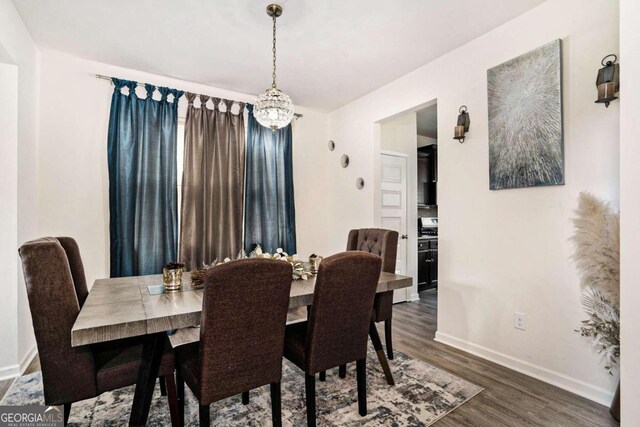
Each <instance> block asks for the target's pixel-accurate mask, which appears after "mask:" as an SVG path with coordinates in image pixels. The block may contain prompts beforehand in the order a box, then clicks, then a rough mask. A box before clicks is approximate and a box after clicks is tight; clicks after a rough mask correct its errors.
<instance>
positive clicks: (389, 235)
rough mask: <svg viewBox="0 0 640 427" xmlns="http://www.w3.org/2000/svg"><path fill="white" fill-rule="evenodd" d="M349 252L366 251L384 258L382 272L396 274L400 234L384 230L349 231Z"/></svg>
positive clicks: (364, 229) (363, 229)
mask: <svg viewBox="0 0 640 427" xmlns="http://www.w3.org/2000/svg"><path fill="white" fill-rule="evenodd" d="M347 250H348V251H364V252H369V253H372V254H374V255H378V256H379V257H380V258H382V271H385V272H387V273H395V272H396V256H397V252H398V232H397V231H393V230H385V229H382V228H361V229H359V230H351V231H349V237H348V238H347Z"/></svg>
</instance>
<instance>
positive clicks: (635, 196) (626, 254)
mask: <svg viewBox="0 0 640 427" xmlns="http://www.w3.org/2000/svg"><path fill="white" fill-rule="evenodd" d="M639 20H640V2H638V1H637V0H621V2H620V73H621V76H620V84H621V90H622V93H621V95H620V210H621V214H620V238H621V242H620V254H621V269H622V271H621V275H622V277H621V289H620V291H621V296H620V300H621V301H620V302H621V317H622V318H621V321H620V324H621V328H622V331H621V339H622V349H621V354H622V365H621V377H622V389H623V392H622V406H621V408H622V420H621V421H622V424H623V425H625V426H627V425H628V426H632V425H637V424H638V420H640V405H638V402H640V364H639V363H638V361H640V334H638V326H639V325H640V310H638V302H639V301H640V285H639V283H638V278H639V277H640V264H639V263H638V254H639V253H640V221H639V220H638V218H640V192H639V191H638V183H640V169H639V168H638V160H639V159H640V145H638V144H637V139H638V134H640V126H638V117H640V98H639V97H638V96H639V95H640V26H638V21H639Z"/></svg>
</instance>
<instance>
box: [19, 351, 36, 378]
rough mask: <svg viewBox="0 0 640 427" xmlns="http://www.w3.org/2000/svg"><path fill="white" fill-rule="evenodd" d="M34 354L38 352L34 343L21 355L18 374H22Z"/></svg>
mask: <svg viewBox="0 0 640 427" xmlns="http://www.w3.org/2000/svg"><path fill="white" fill-rule="evenodd" d="M36 354H38V347H37V346H35V345H34V346H33V347H31V350H29V351H28V352H27V353H26V354H25V355H24V356H23V357H22V360H21V361H20V375H22V374H24V371H26V370H27V368H28V367H29V365H31V362H33V359H34V358H35V357H36Z"/></svg>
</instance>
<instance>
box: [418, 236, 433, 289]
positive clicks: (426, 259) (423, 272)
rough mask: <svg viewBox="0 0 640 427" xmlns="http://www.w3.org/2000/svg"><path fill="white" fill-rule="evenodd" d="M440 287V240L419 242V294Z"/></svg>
mask: <svg viewBox="0 0 640 427" xmlns="http://www.w3.org/2000/svg"><path fill="white" fill-rule="evenodd" d="M437 287H438V240H437V239H419V240H418V292H420V291H425V290H427V289H434V288H437Z"/></svg>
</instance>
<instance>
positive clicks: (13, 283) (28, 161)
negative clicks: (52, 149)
mask: <svg viewBox="0 0 640 427" xmlns="http://www.w3.org/2000/svg"><path fill="white" fill-rule="evenodd" d="M0 57H1V58H2V60H1V61H2V62H5V63H10V64H13V65H14V66H15V67H16V68H17V69H16V68H14V71H6V73H4V76H3V82H4V84H5V85H7V86H6V88H7V90H8V92H7V94H6V95H7V99H9V100H11V99H12V94H14V95H15V93H14V92H13V90H15V87H13V88H11V86H10V84H8V83H7V82H8V80H6V79H9V80H12V79H14V77H10V76H9V75H10V74H14V73H16V72H17V75H16V76H15V77H17V89H18V90H17V96H18V104H17V129H16V130H17V144H14V143H12V142H11V138H10V139H9V140H7V142H6V144H7V145H8V147H3V152H4V151H5V150H6V151H7V154H8V155H9V157H8V158H4V159H3V166H4V163H5V162H6V164H7V167H8V168H9V169H6V170H5V169H4V168H3V171H2V175H3V177H6V175H10V176H9V177H7V181H3V188H6V195H7V197H8V202H7V206H5V207H3V209H2V217H1V218H0V221H2V222H4V221H5V220H7V221H8V223H10V224H15V229H14V230H15V232H9V233H8V235H5V234H4V231H5V230H3V234H2V236H1V238H2V242H3V244H2V245H3V246H2V247H3V249H2V251H3V254H4V250H7V251H8V253H6V258H3V259H5V260H7V266H6V268H7V271H8V272H10V273H8V274H9V275H10V277H9V278H8V279H9V281H7V282H3V283H2V285H0V286H2V287H5V286H6V287H7V288H8V289H2V293H3V297H4V296H6V299H5V298H3V300H4V301H6V303H4V304H3V307H2V310H1V312H2V313H1V314H0V325H2V326H0V328H2V333H0V335H3V336H5V335H8V336H14V337H17V338H16V339H17V341H14V340H9V341H8V342H4V341H3V345H2V347H1V348H0V379H1V378H3V377H8V376H15V375H17V374H18V373H19V371H21V370H24V368H26V365H28V363H29V362H30V361H31V358H32V357H33V355H34V354H35V353H34V351H35V340H34V338H33V332H32V328H31V317H30V314H29V307H28V304H27V298H26V289H25V286H24V281H23V280H22V274H18V273H17V272H18V271H20V270H21V268H20V267H19V265H20V264H19V259H18V254H17V249H18V246H19V244H20V243H22V242H24V241H26V240H29V239H32V238H34V237H35V236H37V220H38V198H37V194H38V191H37V186H38V169H37V153H38V92H39V52H38V49H37V47H36V45H35V44H34V42H33V40H32V39H31V36H30V35H29V33H28V32H27V29H26V28H25V26H24V24H23V23H22V20H21V19H20V16H19V15H18V13H17V12H16V10H15V8H14V6H13V3H11V1H9V0H0ZM3 68H4V67H3ZM4 69H5V70H7V69H6V68H4ZM14 81H15V80H14ZM2 96H3V103H4V102H5V98H4V96H5V93H4V92H3V93H2ZM3 108H7V109H8V108H10V107H8V106H4V107H3ZM4 112H6V113H8V114H9V116H7V118H9V117H11V115H12V114H14V113H13V112H9V111H8V110H5V111H3V113H4ZM14 125H15V123H14ZM9 126H11V124H9ZM5 131H6V132H7V134H9V133H13V131H10V130H5ZM2 143H3V144H5V140H3V142H2ZM12 145H13V148H11V146H12ZM2 194H3V197H4V195H5V191H3V193H2ZM3 204H4V200H3ZM5 215H6V216H5ZM14 215H15V217H14ZM7 231H9V230H8V229H7ZM5 242H6V246H5ZM11 248H12V250H11ZM3 268H4V267H3ZM14 271H15V272H16V274H15V275H14V274H13V272H14ZM15 276H17V278H16V277H15ZM16 321H17V323H16Z"/></svg>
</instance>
